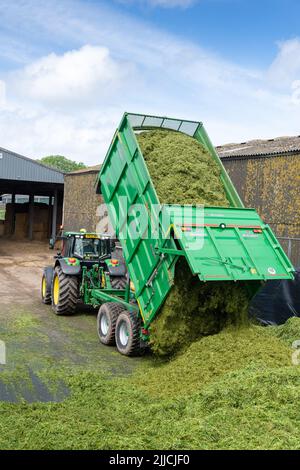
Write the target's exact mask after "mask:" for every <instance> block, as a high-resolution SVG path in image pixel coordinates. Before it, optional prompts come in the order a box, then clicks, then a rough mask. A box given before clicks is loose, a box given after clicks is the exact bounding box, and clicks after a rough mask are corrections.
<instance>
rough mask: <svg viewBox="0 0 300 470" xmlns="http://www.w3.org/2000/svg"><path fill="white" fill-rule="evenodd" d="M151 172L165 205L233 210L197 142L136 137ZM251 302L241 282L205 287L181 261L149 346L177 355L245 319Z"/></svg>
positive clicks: (155, 134)
mask: <svg viewBox="0 0 300 470" xmlns="http://www.w3.org/2000/svg"><path fill="white" fill-rule="evenodd" d="M137 138H138V142H139V145H140V147H141V150H142V152H143V156H144V159H145V161H146V164H147V167H148V171H149V173H150V176H151V179H152V181H153V184H154V187H155V189H156V192H157V195H158V198H159V201H160V203H162V204H204V205H209V206H223V207H224V206H225V207H228V206H229V201H228V199H227V197H226V193H225V189H224V186H223V184H222V181H221V170H220V168H219V166H218V165H217V163H216V162H215V161H214V160H213V158H212V156H211V155H210V153H209V152H208V151H207V150H206V148H205V147H204V146H203V145H202V144H201V143H199V142H198V141H197V140H195V139H193V138H191V137H189V136H187V135H185V134H182V133H179V132H173V131H166V130H155V131H150V132H142V133H141V134H138V135H137ZM247 309H248V298H247V295H246V291H245V288H244V286H243V285H242V284H237V283H230V282H227V283H226V284H224V283H216V282H210V283H201V282H200V281H199V279H198V278H197V277H194V276H192V273H191V271H190V269H189V267H188V266H187V263H186V261H185V259H181V260H179V261H178V262H177V265H176V273H175V284H174V287H173V288H172V290H171V292H170V294H169V296H168V297H167V299H166V301H165V303H164V305H163V307H162V309H161V311H160V313H159V315H158V316H157V318H156V319H155V320H154V321H153V323H152V326H151V346H152V350H153V351H154V353H156V354H157V355H159V356H169V355H172V354H175V353H176V352H178V351H179V350H180V349H182V348H183V347H186V346H187V345H188V344H190V343H191V342H193V341H194V340H196V339H197V338H200V337H202V336H206V335H210V334H214V333H217V332H218V331H220V330H221V329H222V328H223V327H224V326H225V325H227V324H228V323H231V324H236V325H238V324H240V323H242V322H245V319H247Z"/></svg>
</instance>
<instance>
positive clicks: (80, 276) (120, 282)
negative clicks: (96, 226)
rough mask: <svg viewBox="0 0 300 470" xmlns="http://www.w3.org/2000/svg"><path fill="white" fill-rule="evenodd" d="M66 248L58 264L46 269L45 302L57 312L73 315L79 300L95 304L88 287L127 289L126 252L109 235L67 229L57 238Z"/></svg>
mask: <svg viewBox="0 0 300 470" xmlns="http://www.w3.org/2000/svg"><path fill="white" fill-rule="evenodd" d="M57 239H59V240H61V241H62V250H61V251H58V252H57V255H56V256H54V265H53V266H47V267H45V268H44V272H43V276H42V289H41V294H42V301H43V303H45V304H52V308H53V310H54V312H55V313H56V314H57V315H72V314H73V313H74V312H75V309H76V305H77V303H78V301H79V300H82V301H83V302H84V303H87V304H90V303H91V304H92V303H93V302H90V301H89V300H90V299H88V298H87V296H86V288H87V287H93V288H96V287H97V288H100V289H113V290H118V291H119V290H125V288H126V284H127V271H126V267H125V263H124V260H123V257H122V251H121V249H120V248H119V247H118V245H117V243H116V241H115V240H114V239H112V238H110V237H109V236H106V235H103V236H101V235H99V234H96V233H86V231H85V230H81V231H80V232H65V233H64V234H63V235H62V236H59V237H57Z"/></svg>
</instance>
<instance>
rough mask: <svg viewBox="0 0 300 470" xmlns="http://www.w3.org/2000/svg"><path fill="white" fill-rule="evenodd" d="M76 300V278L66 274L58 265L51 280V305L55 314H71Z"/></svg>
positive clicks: (73, 311)
mask: <svg viewBox="0 0 300 470" xmlns="http://www.w3.org/2000/svg"><path fill="white" fill-rule="evenodd" d="M77 301H78V278H77V277H76V276H67V275H66V274H64V273H63V271H62V269H61V268H60V267H59V266H58V267H56V268H55V271H54V276H53V282H52V307H53V310H54V312H55V313H56V315H72V314H73V313H75V309H76V305H77Z"/></svg>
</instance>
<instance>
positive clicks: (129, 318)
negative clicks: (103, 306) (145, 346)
mask: <svg viewBox="0 0 300 470" xmlns="http://www.w3.org/2000/svg"><path fill="white" fill-rule="evenodd" d="M140 331H141V321H140V318H139V317H138V316H137V314H136V313H134V312H129V311H128V310H123V311H122V312H121V313H120V315H119V316H118V320H117V324H116V334H115V336H116V346H117V349H118V351H119V352H120V353H121V354H124V355H125V356H138V355H139V354H140V351H141V349H140Z"/></svg>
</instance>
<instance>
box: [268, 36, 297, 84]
mask: <svg viewBox="0 0 300 470" xmlns="http://www.w3.org/2000/svg"><path fill="white" fill-rule="evenodd" d="M278 46H279V52H278V55H277V57H276V59H275V60H274V62H273V63H272V65H271V67H270V70H269V78H270V80H271V81H272V83H273V84H275V85H276V86H279V87H280V88H283V87H286V86H291V85H292V82H293V81H294V80H297V79H300V39H299V38H294V39H290V40H288V41H283V42H280V43H279V44H278Z"/></svg>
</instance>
